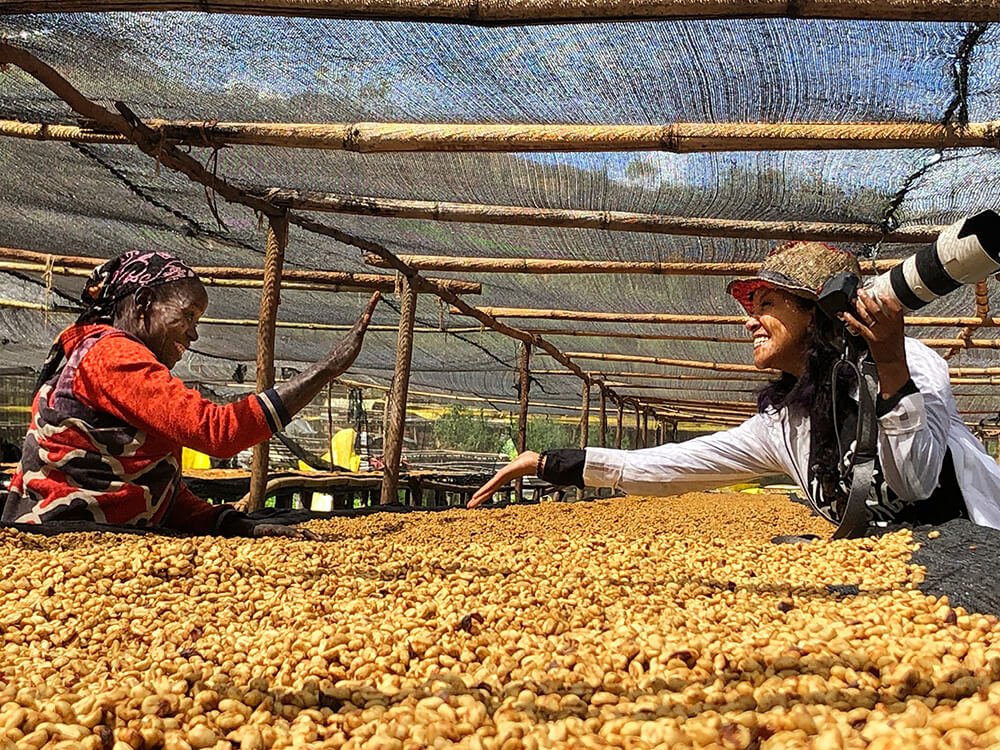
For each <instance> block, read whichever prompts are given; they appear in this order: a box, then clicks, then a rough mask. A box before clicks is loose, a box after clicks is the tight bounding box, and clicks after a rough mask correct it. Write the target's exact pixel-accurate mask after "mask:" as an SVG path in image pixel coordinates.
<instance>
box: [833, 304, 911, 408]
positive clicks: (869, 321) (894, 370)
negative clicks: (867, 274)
mask: <svg viewBox="0 0 1000 750" xmlns="http://www.w3.org/2000/svg"><path fill="white" fill-rule="evenodd" d="M905 313H906V311H905V310H904V309H903V306H902V305H901V304H900V303H899V301H898V300H896V299H895V298H894V297H888V296H887V297H875V296H872V295H871V294H870V293H869V292H868V291H867V290H865V289H859V290H858V298H857V300H855V303H854V311H853V312H845V313H844V314H843V320H844V322H845V323H846V324H847V325H848V326H849V327H850V328H852V329H853V330H854V331H855V332H857V334H858V335H859V336H861V337H862V338H863V339H864V340H865V341H866V342H867V343H868V350H869V351H870V352H871V356H872V360H873V361H874V362H875V366H876V367H877V368H878V379H879V389H880V390H881V392H882V394H883V395H884V396H890V395H892V394H893V393H896V391H898V390H899V389H900V388H902V387H903V385H905V383H906V381H907V380H909V379H910V370H909V367H908V366H907V364H906V343H905V341H904V331H903V316H904V314H905Z"/></svg>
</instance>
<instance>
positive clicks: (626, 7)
mask: <svg viewBox="0 0 1000 750" xmlns="http://www.w3.org/2000/svg"><path fill="white" fill-rule="evenodd" d="M167 10H170V11H188V12H197V13H229V14H245V15H275V16H297V17H309V18H365V19H373V20H386V21H416V22H440V23H448V22H451V23H463V24H469V25H476V26H497V25H501V26H502V25H515V24H533V23H572V22H585V23H596V22H598V21H625V20H632V21H637V20H653V19H683V18H689V19H707V18H793V19H801V18H828V19H862V20H882V21H997V20H1000V4H998V2H997V0H797V1H796V2H789V0H667V1H666V2H651V1H649V0H646V1H643V2H633V3H624V2H620V1H618V0H599V1H598V2H591V0H528V1H526V2H519V3H514V4H511V3H508V2H502V0H475V2H451V1H449V0H433V1H432V2H420V1H419V0H378V1H377V2H371V1H370V0H3V2H0V14H20V13H84V12H86V13H108V12H121V11H167Z"/></svg>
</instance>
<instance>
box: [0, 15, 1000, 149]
mask: <svg viewBox="0 0 1000 750" xmlns="http://www.w3.org/2000/svg"><path fill="white" fill-rule="evenodd" d="M35 1H36V2H37V0H35ZM147 1H148V0H147ZM7 4H9V3H4V2H0V12H2V9H3V7H4V6H5V5H7ZM142 123H143V125H144V126H145V127H146V128H148V129H149V130H150V131H151V132H153V133H155V134H156V135H157V137H159V138H162V139H163V140H165V141H170V142H171V143H176V144H179V145H184V146H202V147H208V148H222V147H224V146H237V145H244V146H273V147H281V148H304V149H322V150H336V151H355V152H358V153H391V152H414V151H421V152H458V151H464V152H504V153H525V152H552V151H558V152H609V151H629V152H633V151H660V152H668V153H675V154H684V153H706V152H725V151H803V150H810V151H812V150H819V149H822V150H827V151H829V150H837V149H852V150H864V149H935V148H936V149H944V148H996V147H997V146H998V145H1000V122H997V121H992V122H974V123H969V124H968V125H961V126H945V125H940V124H938V123H919V122H848V123H843V122H780V123H766V122H755V123H743V122H723V123H713V122H676V123H668V124H657V125H611V124H562V123H537V124H534V123H462V122H440V123H421V122H329V123H291V122H289V123H286V122H218V121H203V120H202V121H197V120H162V119H144V120H143V121H142ZM0 136H8V137H12V138H26V139H29V140H36V141H60V142H71V143H99V144H109V145H114V144H121V145H128V144H129V143H130V141H129V139H128V138H126V137H125V136H123V135H121V134H120V133H109V132H107V131H106V130H100V129H94V128H87V127H76V126H72V125H63V124H58V123H26V122H19V121H17V120H0Z"/></svg>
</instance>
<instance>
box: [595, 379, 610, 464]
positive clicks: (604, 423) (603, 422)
mask: <svg viewBox="0 0 1000 750" xmlns="http://www.w3.org/2000/svg"><path fill="white" fill-rule="evenodd" d="M597 385H598V392H597V403H598V405H599V408H600V415H601V416H600V421H599V425H600V428H601V439H600V441H599V442H598V445H600V446H601V447H602V448H607V447H608V394H607V392H606V391H605V388H604V383H601V382H598V384H597Z"/></svg>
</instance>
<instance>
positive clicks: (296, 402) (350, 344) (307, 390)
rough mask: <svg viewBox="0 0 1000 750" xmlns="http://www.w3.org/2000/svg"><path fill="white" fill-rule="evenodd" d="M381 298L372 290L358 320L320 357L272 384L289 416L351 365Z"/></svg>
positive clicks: (300, 408) (298, 410)
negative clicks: (295, 372) (289, 377)
mask: <svg viewBox="0 0 1000 750" xmlns="http://www.w3.org/2000/svg"><path fill="white" fill-rule="evenodd" d="M381 298H382V295H381V294H380V293H379V292H375V293H374V294H373V295H372V296H371V299H369V300H368V305H367V306H366V307H365V311H364V312H363V313H361V317H360V318H358V322H357V323H355V324H354V327H353V328H351V330H350V331H348V333H347V335H346V336H345V337H344V338H343V339H342V340H341V341H340V342H339V343H338V344H337V345H336V346H334V347H333V349H331V350H330V351H329V353H328V354H327V355H326V356H325V357H323V359H321V360H319V362H316V363H315V364H312V365H310V366H309V367H308V368H307V369H306V370H304V371H303V372H300V373H299V374H298V375H296V376H295V377H293V378H291V379H290V380H287V381H286V382H284V383H282V384H281V385H278V386H275V391H277V393H278V396H279V397H280V398H281V402H282V403H283V404H284V405H285V409H286V410H287V411H288V414H289V416H292V415H294V414H298V413H299V412H300V411H302V409H303V408H304V407H305V406H306V404H308V403H309V402H311V401H312V400H313V399H314V398H315V397H316V395H317V394H318V393H319V392H320V391H321V390H323V388H325V387H326V385H327V383H329V382H330V381H331V380H333V379H334V378H335V377H337V376H338V375H342V374H343V373H344V372H346V371H347V368H349V367H350V366H351V364H352V363H353V362H354V360H355V359H356V358H357V356H358V352H360V351H361V343H362V342H363V341H364V337H365V331H366V330H367V329H368V324H369V323H371V321H372V314H373V313H374V312H375V306H376V305H377V304H378V301H379V300H380V299H381Z"/></svg>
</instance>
